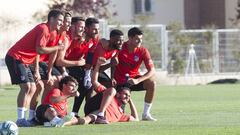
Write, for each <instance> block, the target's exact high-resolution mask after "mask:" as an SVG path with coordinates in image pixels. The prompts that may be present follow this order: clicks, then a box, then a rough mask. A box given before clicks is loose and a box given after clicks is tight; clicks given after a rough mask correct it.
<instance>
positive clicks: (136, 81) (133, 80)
mask: <svg viewBox="0 0 240 135" xmlns="http://www.w3.org/2000/svg"><path fill="white" fill-rule="evenodd" d="M127 83H128V84H130V85H137V84H139V81H138V79H134V78H129V79H128V81H127Z"/></svg>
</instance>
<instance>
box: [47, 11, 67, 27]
mask: <svg viewBox="0 0 240 135" xmlns="http://www.w3.org/2000/svg"><path fill="white" fill-rule="evenodd" d="M63 20H64V16H63V15H61V14H60V15H59V16H57V17H56V18H53V17H52V18H51V20H50V23H52V26H53V28H54V30H60V28H61V27H62V25H63Z"/></svg>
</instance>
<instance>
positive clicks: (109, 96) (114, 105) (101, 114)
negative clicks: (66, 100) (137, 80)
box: [84, 57, 138, 124]
mask: <svg viewBox="0 0 240 135" xmlns="http://www.w3.org/2000/svg"><path fill="white" fill-rule="evenodd" d="M105 63H106V59H105V58H103V57H99V59H98V61H97V64H96V66H95V68H94V71H93V75H92V83H93V87H94V89H95V90H97V91H98V93H97V94H96V95H95V96H93V97H92V98H90V99H89V100H88V101H87V102H86V105H85V107H84V112H85V115H89V114H91V113H97V119H96V121H95V123H96V124H108V123H109V122H126V121H138V114H137V110H136V107H135V105H134V104H133V102H132V100H131V98H130V89H129V88H127V87H125V86H123V87H121V88H119V89H118V90H119V91H118V92H117V93H116V90H115V89H114V88H113V87H111V88H106V87H104V86H103V85H102V84H100V83H99V82H98V74H99V68H100V66H101V65H103V64H105ZM128 103H129V105H130V110H131V115H127V114H125V113H124V112H123V110H122V108H121V106H122V105H123V104H128Z"/></svg>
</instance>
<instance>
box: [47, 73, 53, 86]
mask: <svg viewBox="0 0 240 135" xmlns="http://www.w3.org/2000/svg"><path fill="white" fill-rule="evenodd" d="M53 83H54V78H53V76H52V75H51V74H48V80H47V84H49V85H51V86H52V85H53Z"/></svg>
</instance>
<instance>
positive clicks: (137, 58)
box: [114, 42, 154, 84]
mask: <svg viewBox="0 0 240 135" xmlns="http://www.w3.org/2000/svg"><path fill="white" fill-rule="evenodd" d="M127 46H128V43H127V42H125V43H124V44H123V47H122V50H121V51H120V52H119V54H118V61H119V64H118V65H117V66H116V69H115V73H114V78H115V80H116V81H117V83H118V84H123V83H125V82H126V77H125V75H126V74H127V73H128V74H129V77H130V78H134V77H136V76H138V75H140V72H139V68H140V66H141V64H142V62H144V64H145V67H146V68H147V69H148V70H150V69H151V68H153V67H154V64H153V61H152V59H151V56H150V54H149V52H148V50H147V49H146V48H144V47H143V46H140V47H137V48H135V50H134V52H129V51H128V48H127Z"/></svg>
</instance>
